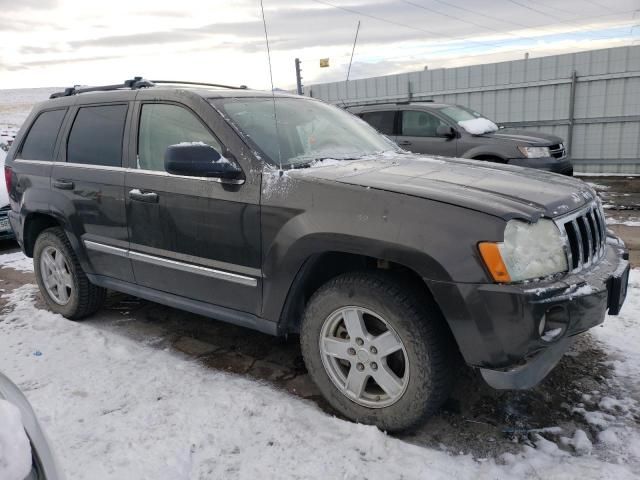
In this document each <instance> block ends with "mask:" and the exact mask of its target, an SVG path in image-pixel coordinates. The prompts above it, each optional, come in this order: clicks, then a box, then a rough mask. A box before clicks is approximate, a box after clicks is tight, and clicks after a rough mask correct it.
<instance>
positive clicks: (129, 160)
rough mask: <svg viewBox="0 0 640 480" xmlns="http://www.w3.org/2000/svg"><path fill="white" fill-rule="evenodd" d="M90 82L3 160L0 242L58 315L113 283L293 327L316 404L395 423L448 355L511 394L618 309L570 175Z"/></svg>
mask: <svg viewBox="0 0 640 480" xmlns="http://www.w3.org/2000/svg"><path fill="white" fill-rule="evenodd" d="M88 90H98V91H91V92H89V91H87V90H84V91H82V90H81V91H78V90H76V89H73V88H72V89H68V90H67V91H65V92H62V93H60V94H57V95H54V97H55V98H53V99H51V100H49V101H47V102H44V103H42V104H40V105H38V106H36V107H35V108H34V110H33V112H32V113H31V115H30V116H29V118H28V119H27V121H26V122H25V124H24V127H23V128H22V130H21V131H20V132H19V134H18V136H17V137H16V141H15V143H14V144H13V146H12V148H11V150H10V151H9V154H8V157H7V162H6V167H5V178H6V181H7V187H8V191H9V197H10V204H11V211H10V213H9V218H10V221H11V225H12V228H13V230H14V231H15V233H16V237H17V239H18V241H19V243H20V245H21V247H22V249H23V250H24V252H25V253H26V255H28V256H33V258H34V266H35V273H36V278H37V281H38V284H39V286H40V290H41V292H42V295H43V297H44V299H45V301H46V302H47V304H48V306H49V308H51V309H52V310H53V311H55V312H59V313H61V314H63V315H65V316H66V317H68V318H70V319H81V318H83V317H85V316H87V315H90V314H91V313H93V312H95V311H96V310H97V309H99V308H100V305H101V304H102V302H103V300H104V298H105V295H106V289H113V290H118V291H121V292H126V293H129V294H133V295H137V296H139V297H143V298H146V299H149V300H152V301H156V302H159V303H163V304H167V305H171V306H174V307H177V308H182V309H185V310H188V311H191V312H195V313H198V314H203V315H208V316H210V317H214V318H217V319H220V320H224V321H227V322H231V323H235V324H238V325H242V326H246V327H250V328H254V329H258V330H260V331H263V332H267V333H270V334H273V335H286V334H289V333H297V332H299V333H300V341H301V347H302V353H303V356H304V358H305V363H306V365H307V369H308V370H309V373H310V375H311V377H312V378H313V379H314V381H315V382H316V383H317V385H318V387H319V388H320V390H321V391H322V393H323V394H324V395H325V397H326V398H327V400H328V401H329V402H330V403H331V405H333V407H334V408H336V409H337V410H338V411H340V412H341V413H342V414H343V415H345V416H347V417H348V418H351V419H354V420H357V421H362V422H366V423H373V424H376V425H378V426H380V427H381V428H384V429H387V430H399V429H403V428H407V427H410V426H413V425H415V424H416V423H417V422H420V421H421V420H423V419H424V418H426V417H427V416H428V415H430V414H431V413H433V412H434V410H435V409H437V408H438V407H439V405H440V404H441V403H442V402H443V401H444V400H445V399H446V398H447V395H448V392H449V388H450V386H451V382H452V378H453V375H454V373H455V371H456V362H457V359H458V358H459V356H460V354H461V356H462V358H463V359H464V361H466V362H467V363H468V364H470V365H472V366H474V367H477V368H479V369H480V372H481V373H482V375H483V377H484V378H485V380H486V381H487V382H488V383H489V384H490V385H492V386H494V387H496V388H528V387H531V386H533V385H535V384H536V383H537V382H539V381H540V380H541V379H542V378H544V377H545V375H546V374H547V373H548V372H549V370H550V369H551V368H553V366H554V365H555V364H556V362H557V361H558V359H559V358H560V357H561V356H562V355H563V353H564V352H565V351H566V349H567V348H568V347H569V345H570V344H571V341H572V337H573V336H574V335H576V334H578V333H580V332H583V331H585V330H587V329H589V328H591V327H593V326H594V325H597V324H599V323H600V322H602V321H603V319H604V316H605V313H606V311H607V309H608V311H609V313H610V314H616V313H617V312H618V310H619V308H620V306H621V304H622V302H623V301H624V297H625V292H626V285H627V278H628V270H629V267H628V262H627V260H626V259H627V253H626V251H625V249H624V245H623V244H622V242H621V241H620V240H618V239H617V238H615V237H613V236H612V235H611V234H610V233H609V232H608V231H607V229H606V226H605V222H604V216H603V212H602V208H601V205H600V203H599V201H598V200H597V197H596V195H595V193H594V191H593V190H592V189H591V188H590V187H589V186H588V185H586V184H585V183H583V182H581V181H579V180H574V179H571V178H567V177H563V176H560V175H555V174H550V173H546V172H539V171H534V170H527V169H523V168H520V167H513V166H508V165H496V166H494V167H489V166H487V164H486V163H483V162H477V161H473V160H462V159H452V160H450V161H444V160H442V159H434V158H429V157H421V156H418V155H414V154H409V153H406V152H403V151H402V150H400V149H398V148H397V146H395V144H393V142H391V141H389V140H388V139H387V138H386V137H384V136H382V135H380V134H379V133H377V132H376V131H375V130H374V129H373V128H371V127H370V126H369V125H368V124H366V123H365V122H363V121H361V120H359V119H357V118H355V117H354V116H353V115H350V114H348V113H346V112H344V111H343V110H341V109H339V108H336V107H333V106H330V105H327V104H325V103H322V102H319V101H317V100H313V99H309V98H305V97H298V96H291V95H278V96H275V97H272V95H271V94H269V93H265V92H256V91H249V90H246V89H226V90H224V89H216V88H210V87H209V88H206V87H204V88H186V87H182V86H172V87H162V86H158V85H156V84H154V83H151V82H148V81H145V80H141V79H134V80H132V81H128V82H126V83H125V84H123V85H120V86H111V87H99V88H95V89H88ZM100 90H108V91H100ZM85 92H86V93H85ZM274 109H276V112H277V118H278V120H279V123H278V125H277V126H276V125H275V124H274Z"/></svg>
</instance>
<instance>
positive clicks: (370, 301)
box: [300, 272, 455, 431]
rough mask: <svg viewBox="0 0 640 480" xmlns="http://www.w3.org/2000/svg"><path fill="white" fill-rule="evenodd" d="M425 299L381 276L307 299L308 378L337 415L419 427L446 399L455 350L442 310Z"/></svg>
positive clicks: (330, 287) (347, 280) (385, 426)
mask: <svg viewBox="0 0 640 480" xmlns="http://www.w3.org/2000/svg"><path fill="white" fill-rule="evenodd" d="M423 298H424V292H420V291H416V289H414V288H412V286H411V285H405V284H404V283H402V282H400V281H398V280H396V279H395V278H393V277H391V276H390V275H387V274H384V273H378V272H372V273H367V272H361V273H348V274H344V275H341V276H339V277H336V278H334V279H332V280H330V281H329V282H327V283H326V284H325V285H323V286H322V287H321V288H320V289H319V290H318V291H317V292H316V293H315V294H314V295H313V296H312V298H311V299H310V301H309V304H308V305H307V308H306V311H305V314H304V318H303V320H302V327H301V335H300V342H301V346H302V353H303V356H304V360H305V364H306V366H307V370H308V371H309V374H310V375H311V378H312V379H313V380H314V382H315V383H316V385H317V386H318V388H319V389H320V391H321V392H322V394H323V395H324V397H325V398H326V399H327V401H328V402H329V403H330V404H331V405H332V406H333V407H334V408H335V409H336V410H338V411H339V412H340V413H341V414H342V415H344V416H345V417H347V418H349V419H351V420H353V421H356V422H361V423H366V424H372V425H376V426H378V427H379V428H381V429H382V430H386V431H400V430H406V429H409V428H412V427H416V426H418V425H420V424H421V423H422V422H423V421H424V420H426V419H427V418H428V417H429V416H431V415H432V414H433V413H435V412H436V411H437V410H438V408H439V407H440V406H441V405H442V403H443V402H444V401H445V400H446V399H447V397H448V396H449V393H450V391H451V386H452V378H453V375H452V365H453V362H454V360H452V359H453V358H455V357H454V353H453V352H454V351H455V350H454V349H455V347H454V345H453V343H452V342H451V341H450V337H449V334H448V331H447V330H446V328H445V327H444V324H443V319H442V316H441V314H440V312H439V310H438V309H437V308H436V307H435V305H433V304H432V303H429V302H428V301H424V300H423ZM418 299H420V300H418ZM358 328H360V332H361V333H358ZM389 332H391V333H389ZM352 333H353V335H352ZM354 336H355V337H356V338H353V337H354ZM376 347H377V348H376ZM385 352H393V353H391V354H388V355H386V356H385V355H383V354H384V353H385ZM363 377H364V380H363Z"/></svg>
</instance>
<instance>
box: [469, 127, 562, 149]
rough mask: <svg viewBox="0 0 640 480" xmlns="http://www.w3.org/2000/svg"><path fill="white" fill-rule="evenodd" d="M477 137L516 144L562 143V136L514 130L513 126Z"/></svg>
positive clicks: (544, 144) (547, 144)
mask: <svg viewBox="0 0 640 480" xmlns="http://www.w3.org/2000/svg"><path fill="white" fill-rule="evenodd" d="M478 136H479V137H486V138H493V139H496V140H507V141H512V142H516V143H518V144H521V145H522V144H525V145H536V146H539V147H546V146H549V145H557V144H559V143H562V138H560V137H557V136H555V135H551V134H548V133H541V132H531V131H529V130H516V129H513V128H501V129H500V130H498V131H497V132H493V133H485V134H483V135H478Z"/></svg>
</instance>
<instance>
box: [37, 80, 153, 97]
mask: <svg viewBox="0 0 640 480" xmlns="http://www.w3.org/2000/svg"><path fill="white" fill-rule="evenodd" d="M79 87H80V86H79V85H76V86H73V87H70V88H65V89H64V91H63V92H56V93H52V94H51V96H50V97H49V98H60V97H70V96H71V95H77V94H79V93H87V92H109V91H111V90H121V89H125V88H128V89H131V90H136V89H138V88H145V87H153V82H150V81H149V80H145V79H144V78H142V77H134V78H132V79H131V80H125V81H124V82H123V83H118V84H115V85H100V86H97V87H83V88H79Z"/></svg>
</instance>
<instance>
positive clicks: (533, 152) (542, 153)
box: [518, 147, 551, 158]
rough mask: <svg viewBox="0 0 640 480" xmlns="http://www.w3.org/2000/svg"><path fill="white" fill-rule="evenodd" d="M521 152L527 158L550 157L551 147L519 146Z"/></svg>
mask: <svg viewBox="0 0 640 480" xmlns="http://www.w3.org/2000/svg"><path fill="white" fill-rule="evenodd" d="M518 150H520V153H522V155H524V156H525V157H527V158H542V157H550V156H551V152H550V151H549V147H518Z"/></svg>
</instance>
